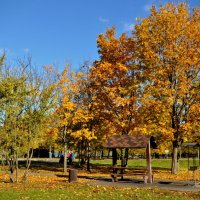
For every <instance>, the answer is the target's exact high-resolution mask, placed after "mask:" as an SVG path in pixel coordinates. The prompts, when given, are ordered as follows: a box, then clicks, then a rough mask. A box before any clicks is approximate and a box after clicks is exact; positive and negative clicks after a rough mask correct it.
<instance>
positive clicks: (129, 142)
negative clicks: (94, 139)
mask: <svg viewBox="0 0 200 200" xmlns="http://www.w3.org/2000/svg"><path fill="white" fill-rule="evenodd" d="M103 146H104V148H109V149H123V148H145V149H146V160H147V173H146V179H147V183H152V182H153V178H152V177H153V176H152V168H151V148H157V145H156V142H155V139H154V137H153V136H149V135H141V134H137V135H112V136H110V137H109V138H108V139H107V141H106V142H105V144H104V145H103Z"/></svg>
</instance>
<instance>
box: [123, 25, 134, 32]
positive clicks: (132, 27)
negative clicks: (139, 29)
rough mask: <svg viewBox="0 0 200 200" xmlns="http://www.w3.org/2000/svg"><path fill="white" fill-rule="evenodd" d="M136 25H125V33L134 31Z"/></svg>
mask: <svg viewBox="0 0 200 200" xmlns="http://www.w3.org/2000/svg"><path fill="white" fill-rule="evenodd" d="M134 26H135V24H134V23H125V24H124V31H126V32H128V31H132V30H133V29H134Z"/></svg>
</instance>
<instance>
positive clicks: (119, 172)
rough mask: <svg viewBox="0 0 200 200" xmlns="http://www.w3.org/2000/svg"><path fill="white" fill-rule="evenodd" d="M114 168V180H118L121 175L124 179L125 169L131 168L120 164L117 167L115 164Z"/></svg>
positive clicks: (112, 176)
mask: <svg viewBox="0 0 200 200" xmlns="http://www.w3.org/2000/svg"><path fill="white" fill-rule="evenodd" d="M112 169H113V173H112V174H111V178H112V181H113V182H117V181H118V179H117V177H119V176H120V177H121V179H122V180H123V179H124V177H123V175H124V173H125V170H126V169H129V168H128V167H120V166H117V167H116V166H114V167H113V168H112Z"/></svg>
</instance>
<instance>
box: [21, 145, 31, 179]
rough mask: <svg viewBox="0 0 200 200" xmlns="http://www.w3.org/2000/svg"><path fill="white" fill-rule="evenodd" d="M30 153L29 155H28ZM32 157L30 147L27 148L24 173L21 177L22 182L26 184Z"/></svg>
mask: <svg viewBox="0 0 200 200" xmlns="http://www.w3.org/2000/svg"><path fill="white" fill-rule="evenodd" d="M30 152H31V153H30ZM32 157H33V149H32V148H31V149H30V147H29V148H28V152H27V157H26V171H25V172H24V175H23V176H22V182H23V183H26V181H27V177H28V171H29V168H30V165H31V159H32Z"/></svg>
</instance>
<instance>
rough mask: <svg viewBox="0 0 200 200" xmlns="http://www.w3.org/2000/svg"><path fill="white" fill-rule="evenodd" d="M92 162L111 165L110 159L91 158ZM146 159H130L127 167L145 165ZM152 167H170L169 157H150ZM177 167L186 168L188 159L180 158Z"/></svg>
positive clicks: (191, 162)
mask: <svg viewBox="0 0 200 200" xmlns="http://www.w3.org/2000/svg"><path fill="white" fill-rule="evenodd" d="M91 163H92V164H97V165H110V166H111V165H112V160H111V159H104V160H92V161H91ZM192 164H193V161H192V160H191V159H190V165H191V166H192ZM118 165H120V161H118ZM145 166H146V160H145V159H132V160H129V161H128V167H145ZM152 167H153V168H162V169H170V168H171V159H152ZM179 168H180V169H187V168H188V160H187V159H180V160H179Z"/></svg>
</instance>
